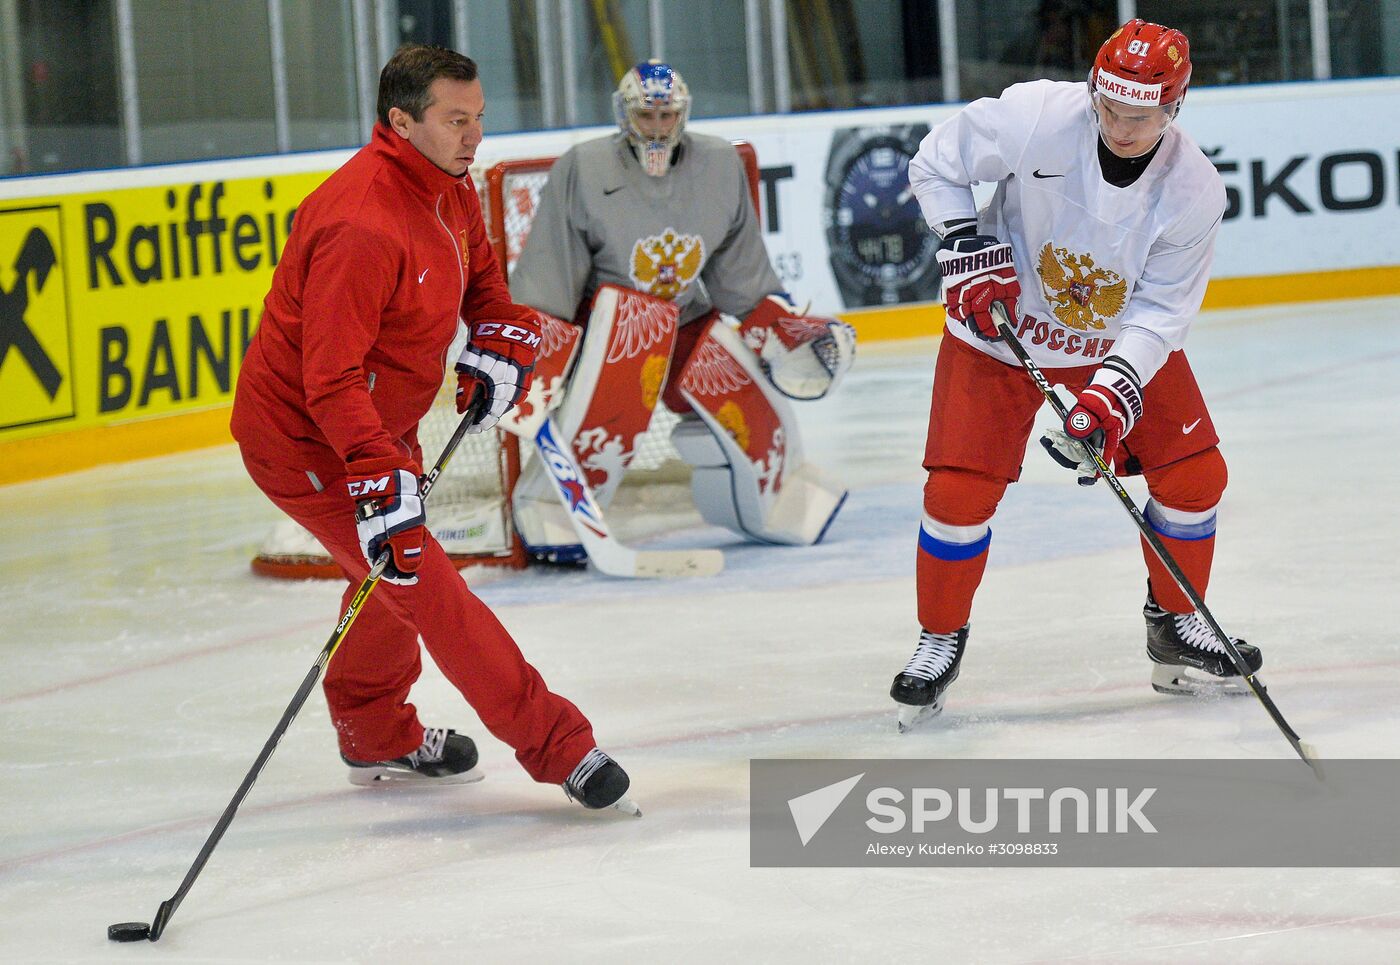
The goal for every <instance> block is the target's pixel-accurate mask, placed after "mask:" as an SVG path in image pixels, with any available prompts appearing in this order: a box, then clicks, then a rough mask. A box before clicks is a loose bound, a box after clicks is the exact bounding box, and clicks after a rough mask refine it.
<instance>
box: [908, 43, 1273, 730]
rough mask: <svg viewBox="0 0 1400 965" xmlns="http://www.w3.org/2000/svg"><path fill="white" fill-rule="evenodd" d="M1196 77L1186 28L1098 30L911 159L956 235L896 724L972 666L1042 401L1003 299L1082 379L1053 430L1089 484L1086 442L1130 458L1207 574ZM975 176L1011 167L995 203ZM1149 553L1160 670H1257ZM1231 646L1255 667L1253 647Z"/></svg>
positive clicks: (1029, 339) (1151, 510)
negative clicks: (1081, 64)
mask: <svg viewBox="0 0 1400 965" xmlns="http://www.w3.org/2000/svg"><path fill="white" fill-rule="evenodd" d="M1190 79H1191V60H1190V54H1189V48H1188V44H1187V39H1186V37H1185V35H1184V34H1182V33H1181V32H1180V31H1178V30H1171V29H1168V28H1166V27H1163V26H1160V25H1158V24H1151V23H1145V22H1143V21H1141V20H1133V21H1130V22H1129V23H1127V24H1125V25H1124V26H1122V27H1121V28H1119V29H1118V30H1117V31H1116V32H1115V33H1114V34H1113V35H1112V36H1111V37H1110V38H1109V39H1108V40H1107V41H1106V42H1105V43H1104V44H1103V46H1102V48H1101V49H1100V50H1099V52H1098V55H1097V57H1096V58H1095V61H1094V65H1093V67H1092V69H1091V70H1090V72H1089V77H1088V83H1087V86H1086V85H1085V84H1079V83H1062V82H1052V81H1035V82H1031V83H1026V84H1017V85H1014V86H1012V87H1009V88H1007V89H1006V90H1005V91H1004V92H1003V93H1002V95H1001V96H1000V97H998V98H984V99H982V100H978V101H974V102H973V103H971V104H969V105H968V106H967V107H966V108H964V109H963V110H962V111H960V112H959V113H958V114H957V115H955V116H954V117H952V118H950V119H949V120H948V121H946V122H944V123H942V124H940V125H938V126H937V127H935V128H934V129H933V130H932V131H930V132H929V134H928V136H927V137H926V138H925V139H924V141H923V143H922V144H921V145H920V148H919V152H918V154H917V156H916V157H915V158H914V159H913V161H911V162H910V165H909V176H910V182H911V185H912V187H913V190H914V193H915V195H916V196H917V197H918V200H919V204H920V206H921V208H922V210H923V214H924V217H925V219H926V220H927V221H928V224H929V225H930V226H931V227H932V228H934V229H935V230H936V231H937V232H938V233H939V234H940V235H941V236H942V238H943V246H942V249H941V250H940V251H939V253H938V259H939V263H940V266H941V267H942V269H943V275H944V279H943V283H944V301H945V304H946V306H947V310H948V327H947V332H946V334H945V337H944V338H943V340H942V345H941V347H940V349H939V354H938V362H937V368H936V372H935V376H934V387H933V402H932V408H931V414H930V418H929V430H928V444H927V448H926V450H925V455H924V466H925V468H926V469H927V470H928V479H927V482H926V484H925V487H924V517H923V524H922V528H921V531H920V533H919V548H918V554H917V558H918V564H917V586H918V615H919V622H920V624H921V625H922V632H921V633H920V636H919V642H918V645H917V649H916V650H915V653H914V656H913V657H912V658H911V659H910V660H909V662H908V664H907V666H906V667H905V668H904V671H903V672H902V673H900V674H899V675H898V676H897V677H896V678H895V681H894V684H893V686H892V688H891V691H890V693H891V696H892V697H893V698H894V699H895V701H896V702H897V703H898V704H900V705H901V709H900V723H901V727H903V726H905V725H907V724H908V723H910V722H912V721H913V720H915V719H918V718H919V717H924V716H931V715H932V714H935V713H937V712H938V711H940V710H941V709H942V706H943V699H944V692H945V691H946V690H947V688H948V686H949V685H950V684H951V683H952V682H953V680H954V679H956V677H957V676H958V671H959V666H960V664H961V661H962V657H963V651H964V648H965V647H966V645H967V640H968V630H969V619H968V618H969V615H970V612H971V607H972V598H973V594H974V593H975V591H976V589H977V586H978V583H979V582H980V581H981V579H982V573H983V570H984V568H985V566H986V563H987V553H988V547H989V545H990V543H991V529H990V527H989V526H988V521H989V520H990V519H991V517H992V514H993V512H994V511H995V509H996V506H997V503H998V502H999V501H1000V499H1001V497H1002V494H1003V492H1004V491H1005V489H1006V486H1007V485H1008V484H1009V483H1011V482H1015V481H1016V479H1017V478H1018V477H1019V475H1020V472H1021V460H1022V457H1023V456H1024V453H1025V449H1026V442H1027V439H1028V437H1029V435H1030V432H1031V429H1032V426H1033V421H1034V416H1035V413H1036V410H1037V409H1038V408H1039V406H1040V404H1041V401H1042V399H1041V396H1040V392H1039V391H1038V389H1037V388H1036V386H1035V385H1034V384H1033V383H1032V381H1031V379H1030V378H1029V377H1027V375H1026V373H1025V371H1024V370H1023V369H1022V368H1021V367H1020V366H1019V365H1018V364H1017V360H1016V358H1015V356H1013V355H1012V354H1011V351H1010V349H1009V348H1008V347H1007V346H1006V345H1005V344H1003V340H1002V339H1001V337H1000V335H999V334H998V333H997V329H996V324H995V320H994V318H993V316H992V314H991V311H990V309H991V306H992V305H993V304H994V303H996V302H1001V303H1003V304H1004V305H1005V306H1006V308H1007V309H1008V310H1009V314H1010V316H1011V318H1012V320H1013V323H1014V325H1015V330H1016V333H1017V336H1018V337H1019V339H1020V340H1021V341H1022V342H1023V343H1024V345H1025V346H1026V348H1027V350H1028V351H1029V353H1030V355H1031V357H1032V358H1033V360H1034V361H1035V362H1036V363H1037V364H1038V365H1039V366H1040V367H1041V369H1042V370H1044V371H1045V373H1046V375H1047V377H1048V378H1049V380H1050V381H1051V382H1052V383H1060V384H1063V385H1064V386H1065V387H1067V388H1068V389H1069V390H1070V391H1071V392H1072V393H1075V394H1077V399H1076V401H1075V403H1074V405H1073V406H1072V408H1071V409H1070V412H1069V418H1068V419H1067V420H1066V422H1065V425H1064V428H1063V431H1055V432H1052V433H1051V434H1050V435H1049V436H1047V438H1046V439H1044V440H1042V444H1043V445H1045V447H1046V449H1047V450H1048V451H1049V452H1050V454H1051V455H1052V456H1054V457H1055V458H1056V460H1057V461H1058V462H1060V463H1061V464H1062V465H1066V466H1067V467H1070V468H1074V469H1076V470H1077V471H1078V472H1079V473H1080V482H1081V483H1084V484H1090V483H1092V482H1093V481H1094V479H1095V473H1094V472H1093V468H1092V463H1091V462H1090V461H1089V459H1088V457H1087V455H1086V453H1085V452H1084V449H1083V447H1082V446H1081V445H1080V443H1081V442H1083V441H1087V442H1089V443H1090V444H1092V445H1094V446H1096V447H1100V448H1101V449H1102V451H1103V455H1104V458H1105V459H1106V460H1107V461H1109V462H1110V463H1113V464H1114V466H1115V471H1116V472H1119V473H1123V474H1142V475H1143V476H1145V477H1146V481H1147V486H1148V490H1149V492H1150V494H1151V498H1150V500H1149V502H1148V503H1147V507H1146V511H1145V514H1144V515H1145V516H1146V518H1147V520H1148V521H1149V523H1150V524H1151V526H1152V527H1153V529H1154V530H1155V531H1156V533H1157V534H1158V535H1159V536H1160V537H1161V538H1162V541H1163V543H1165V544H1166V546H1167V548H1168V549H1169V550H1170V552H1171V554H1172V555H1173V556H1174V557H1175V558H1176V560H1177V561H1178V562H1179V563H1180V565H1181V568H1182V570H1183V571H1184V572H1185V574H1186V575H1187V577H1188V578H1189V579H1190V581H1191V583H1192V584H1193V585H1194V587H1195V588H1196V589H1197V590H1198V591H1200V593H1201V594H1203V595H1204V593H1205V590H1206V584H1207V582H1208V580H1209V577H1210V566H1211V558H1212V555H1213V551H1214V544H1215V515H1216V505H1217V504H1218V503H1219V502H1220V496H1221V493H1222V492H1223V491H1224V488H1225V481H1226V472H1225V462H1224V460H1223V459H1222V458H1221V455H1220V452H1219V450H1218V449H1217V448H1216V445H1217V443H1218V441H1219V439H1218V437H1217V436H1216V433H1215V427H1214V426H1213V425H1212V424H1211V418H1210V413H1209V412H1208V411H1207V409H1206V406H1205V402H1204V401H1203V400H1202V398H1201V393H1200V390H1199V388H1198V387H1197V385H1196V380H1195V377H1194V376H1193V375H1192V372H1191V367H1190V366H1189V365H1188V364H1187V361H1186V356H1185V355H1184V354H1183V353H1182V346H1183V344H1184V343H1185V341H1186V334H1187V331H1188V329H1189V328H1190V325H1191V321H1192V319H1193V318H1194V316H1195V314H1196V312H1197V311H1198V310H1199V308H1200V305H1201V299H1202V298H1203V296H1204V294H1205V289H1206V282H1207V280H1208V278H1209V274H1210V267H1211V261H1212V258H1213V255H1214V246H1215V238H1216V233H1217V232H1218V230H1219V227H1220V222H1221V218H1222V216H1223V214H1224V211H1225V188H1224V185H1223V183H1222V182H1221V179H1220V177H1219V175H1218V174H1217V173H1216V171H1215V169H1214V167H1213V166H1212V165H1211V163H1210V161H1209V160H1208V159H1207V158H1206V156H1205V155H1204V154H1203V153H1202V152H1201V150H1200V148H1199V147H1197V145H1196V144H1195V143H1194V142H1193V141H1192V140H1191V138H1190V137H1189V136H1187V135H1186V134H1185V133H1184V132H1183V131H1182V130H1181V129H1180V128H1179V127H1177V126H1175V125H1173V123H1172V121H1173V120H1174V119H1175V118H1176V116H1177V114H1178V112H1179V111H1180V110H1181V106H1182V100H1183V98H1184V97H1185V96H1186V89H1187V86H1188V84H1189V83H1190ZM973 182H995V183H996V185H997V187H996V191H995V194H994V195H993V197H992V199H991V201H990V202H989V204H988V205H987V206H986V208H985V209H984V210H982V211H981V212H979V211H978V210H977V208H976V206H975V205H974V202H973V195H972V190H971V187H970V186H971V184H972V183H973ZM1143 552H1144V555H1145V557H1146V560H1147V568H1148V592H1147V603H1146V606H1145V607H1144V610H1143V612H1144V614H1145V616H1146V619H1147V651H1148V656H1149V658H1150V659H1151V661H1152V663H1153V664H1154V671H1153V677H1152V683H1153V686H1154V688H1156V689H1157V690H1159V691H1162V692H1165V693H1192V692H1199V691H1201V690H1204V689H1207V688H1209V689H1225V690H1243V688H1242V687H1239V686H1238V685H1239V684H1240V681H1239V678H1238V676H1237V671H1236V670H1235V668H1234V667H1233V666H1232V664H1231V662H1230V660H1229V658H1228V657H1227V656H1226V654H1225V653H1224V650H1223V648H1222V647H1221V645H1220V643H1219V642H1218V641H1217V640H1216V639H1215V637H1214V635H1213V634H1212V633H1211V631H1210V629H1209V628H1208V627H1207V626H1206V625H1205V623H1204V621H1203V620H1202V619H1201V618H1200V616H1199V615H1197V614H1196V613H1195V612H1194V611H1193V608H1192V606H1191V604H1190V603H1189V601H1188V600H1187V598H1186V596H1185V595H1184V594H1183V593H1182V592H1181V590H1180V589H1179V588H1178V587H1177V586H1176V584H1175V583H1174V582H1173V580H1172V578H1171V576H1170V574H1169V573H1168V572H1167V570H1166V568H1165V567H1164V566H1163V565H1162V564H1161V562H1160V561H1159V560H1158V559H1157V558H1156V556H1155V555H1154V554H1153V553H1152V552H1151V550H1150V549H1149V548H1148V546H1147V544H1146V542H1145V541H1144V544H1143ZM1076 583H1077V586H1075V587H1074V588H1073V589H1067V593H1069V594H1070V595H1072V596H1073V595H1078V596H1080V597H1082V602H1083V604H1084V605H1085V606H1086V607H1088V606H1092V605H1093V592H1094V588H1093V581H1092V577H1089V576H1082V575H1081V576H1079V577H1077V578H1076ZM1238 646H1239V650H1240V652H1241V654H1242V655H1243V656H1244V658H1245V661H1246V663H1247V664H1248V665H1249V666H1250V668H1251V669H1255V670H1257V669H1258V668H1259V666H1260V664H1261V663H1262V658H1261V656H1260V653H1259V650H1258V649H1257V648H1256V647H1253V646H1250V645H1248V644H1245V643H1243V642H1242V641H1241V642H1239V643H1238ZM1232 677H1233V678H1234V680H1233V682H1232V681H1231V680H1230V679H1229V678H1232ZM1232 683H1233V685H1234V686H1232Z"/></svg>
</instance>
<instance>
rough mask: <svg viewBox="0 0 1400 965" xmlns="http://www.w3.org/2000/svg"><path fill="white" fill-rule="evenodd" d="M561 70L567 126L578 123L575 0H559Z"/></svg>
mask: <svg viewBox="0 0 1400 965" xmlns="http://www.w3.org/2000/svg"><path fill="white" fill-rule="evenodd" d="M558 22H559V72H560V73H561V74H562V75H563V76H564V83H563V101H564V102H563V104H562V105H560V106H561V107H562V108H563V109H562V110H561V111H560V112H559V113H560V121H561V122H562V123H563V125H564V126H565V127H575V126H577V125H578V77H577V74H576V72H577V71H578V58H577V57H576V56H575V52H576V48H577V45H576V44H575V43H574V4H573V0H559V21H558Z"/></svg>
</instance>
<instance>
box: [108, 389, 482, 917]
mask: <svg viewBox="0 0 1400 965" xmlns="http://www.w3.org/2000/svg"><path fill="white" fill-rule="evenodd" d="M485 403H486V395H485V393H484V392H483V391H481V390H478V391H477V395H476V397H475V398H474V399H473V400H472V403H471V405H469V406H468V407H467V411H466V413H465V414H464V415H463V416H462V421H461V422H459V423H458V424H457V430H456V431H455V432H453V433H452V438H451V439H449V440H447V445H446V446H444V447H443V450H442V455H441V456H438V461H437V462H436V463H435V464H434V465H433V468H432V469H431V470H430V471H429V472H428V474H427V475H426V476H424V477H423V482H422V485H421V487H420V489H419V492H420V494H421V496H422V498H423V502H424V503H425V504H426V503H427V501H428V494H429V493H431V492H432V491H433V484H434V483H436V482H437V478H438V476H440V475H442V471H443V469H445V468H446V467H447V464H448V462H449V461H451V459H452V456H453V454H454V453H455V452H456V451H457V446H458V445H459V444H460V443H461V441H462V438H463V437H464V436H465V435H466V434H467V427H468V426H470V425H471V424H472V423H473V422H475V421H476V418H477V415H478V414H479V413H480V411H481V407H482V406H483V405H485ZM367 508H368V504H366V505H365V506H364V507H362V511H363V510H364V509H367ZM391 552H393V551H392V550H390V549H389V548H388V547H387V546H386V547H385V549H384V552H383V553H381V554H379V558H378V559H377V560H375V561H374V565H373V566H371V567H370V569H369V573H368V574H366V576H365V578H364V580H363V581H362V582H361V583H360V588H359V589H358V590H356V591H355V595H354V597H352V598H351V600H350V605H349V606H347V607H346V608H345V613H344V615H343V616H341V618H340V622H339V623H337V624H336V625H335V629H334V630H332V631H331V636H330V639H329V640H327V641H326V645H325V646H323V647H322V648H321V652H320V653H319V654H317V656H316V662H315V663H314V664H313V665H312V667H311V669H310V670H309V671H307V673H306V677H305V679H303V680H302V682H301V686H300V687H298V688H297V692H296V694H295V696H293V697H292V702H291V703H290V704H288V705H287V709H286V710H285V711H283V712H282V719H281V720H279V721H278V722H277V726H276V727H274V728H273V730H272V736H271V737H269V738H268V739H267V743H266V744H264V745H263V749H262V752H261V753H259V754H258V758H257V760H255V761H254V762H253V766H252V767H251V768H249V769H248V774H247V776H246V777H244V778H243V783H242V784H240V785H239V786H238V790H237V791H236V792H235V793H234V795H233V800H231V801H229V802H228V807H226V808H224V813H223V814H221V815H219V820H218V821H217V822H215V824H214V830H213V831H211V832H209V838H208V840H206V841H205V842H204V847H202V848H200V849H199V854H198V855H197V856H196V857H195V859H194V864H192V865H190V870H189V871H187V872H186V873H185V878H184V880H183V881H181V882H180V887H179V888H176V889H175V894H173V895H171V896H170V897H169V898H167V899H166V900H165V901H162V902H161V903H160V907H159V908H158V909H157V910H156V916H155V918H153V919H152V920H151V923H150V924H149V925H148V924H146V923H145V922H139V921H127V922H120V923H118V924H115V925H109V926H108V927H107V937H108V938H109V939H111V940H112V941H114V942H139V941H147V940H149V941H153V942H154V941H159V940H160V936H161V934H162V933H163V932H164V931H165V926H166V925H168V924H169V923H170V918H171V916H173V915H174V914H175V910H176V909H177V908H179V907H180V903H181V902H182V901H184V900H185V896H186V895H187V894H189V891H190V888H191V887H192V886H193V885H194V881H195V879H196V878H198V877H199V873H200V872H201V871H203V870H204V865H205V864H206V863H207V862H208V861H209V856H210V855H212V854H213V853H214V849H215V848H216V847H218V844H219V841H220V840H221V839H222V838H223V836H224V832H225V831H227V830H228V828H229V825H230V824H232V823H233V817H234V815H235V814H236V813H237V812H238V807H239V805H241V804H242V803H243V799H244V798H245V797H247V796H248V792H249V791H251V790H252V789H253V783H254V782H255V781H256V780H257V779H258V775H259V774H261V773H262V769H263V767H264V766H265V765H266V764H267V761H268V758H270V757H272V752H273V751H275V750H276V749H277V745H278V743H279V742H280V741H281V740H282V735H283V734H285V733H286V732H287V728H288V727H290V726H291V723H292V721H293V720H294V719H295V718H296V715H297V713H298V712H299V711H300V710H301V708H302V705H303V704H305V703H306V698H307V697H309V696H310V695H311V689H312V688H313V687H315V686H316V681H317V680H319V679H320V677H321V672H322V671H324V670H325V669H326V665H327V664H328V663H330V660H331V657H332V656H334V655H335V651H336V650H337V649H338V648H339V647H340V644H341V642H342V641H343V640H344V639H345V635H346V634H347V633H349V632H350V625H351V624H352V623H354V622H355V618H356V617H357V616H359V615H360V611H361V610H362V609H364V605H365V602H366V601H367V600H368V599H369V595H370V594H371V593H373V592H374V588H375V587H376V586H378V585H379V578H380V576H382V575H383V573H384V568H385V567H386V566H388V565H389V554H390V553H391Z"/></svg>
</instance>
